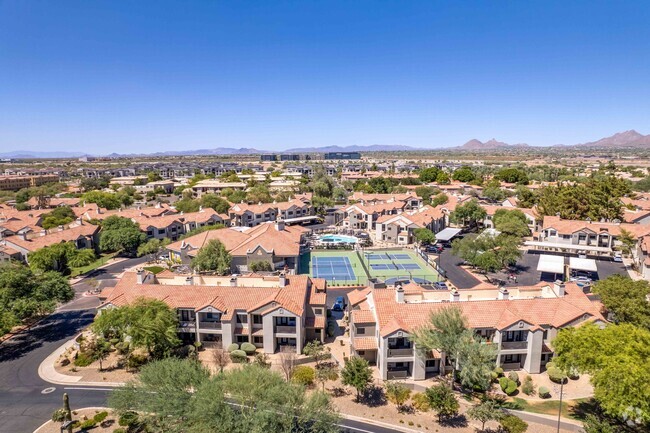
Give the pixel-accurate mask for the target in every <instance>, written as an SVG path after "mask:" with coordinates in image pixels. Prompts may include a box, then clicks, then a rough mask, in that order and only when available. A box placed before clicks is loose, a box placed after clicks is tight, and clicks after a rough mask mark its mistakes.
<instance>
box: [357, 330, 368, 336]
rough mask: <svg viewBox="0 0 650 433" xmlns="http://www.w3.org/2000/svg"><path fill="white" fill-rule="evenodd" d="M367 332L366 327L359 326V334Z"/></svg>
mask: <svg viewBox="0 0 650 433" xmlns="http://www.w3.org/2000/svg"><path fill="white" fill-rule="evenodd" d="M365 333H366V328H357V335H364V334H365Z"/></svg>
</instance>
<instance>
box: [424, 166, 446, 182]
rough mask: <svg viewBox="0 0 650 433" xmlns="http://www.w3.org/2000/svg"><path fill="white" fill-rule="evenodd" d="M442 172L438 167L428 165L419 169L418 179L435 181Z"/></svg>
mask: <svg viewBox="0 0 650 433" xmlns="http://www.w3.org/2000/svg"><path fill="white" fill-rule="evenodd" d="M440 173H442V170H440V169H439V168H438V167H429V168H425V169H424V170H422V171H420V180H421V181H422V182H425V183H431V182H435V181H436V180H437V179H438V176H439V175H440Z"/></svg>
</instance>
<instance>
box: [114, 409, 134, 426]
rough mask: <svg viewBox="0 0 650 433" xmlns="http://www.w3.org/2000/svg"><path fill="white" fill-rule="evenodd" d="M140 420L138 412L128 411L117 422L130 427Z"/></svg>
mask: <svg viewBox="0 0 650 433" xmlns="http://www.w3.org/2000/svg"><path fill="white" fill-rule="evenodd" d="M137 422H138V414H137V412H133V411H128V412H124V413H123V414H122V415H121V416H120V418H119V419H118V420H117V423H118V424H119V425H121V426H122V427H130V426H132V425H134V424H137Z"/></svg>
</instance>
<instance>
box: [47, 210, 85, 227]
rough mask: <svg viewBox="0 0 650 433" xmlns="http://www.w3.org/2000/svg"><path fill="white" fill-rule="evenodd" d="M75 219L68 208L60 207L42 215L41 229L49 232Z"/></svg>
mask: <svg viewBox="0 0 650 433" xmlns="http://www.w3.org/2000/svg"><path fill="white" fill-rule="evenodd" d="M76 218H77V216H76V215H75V213H74V212H73V211H72V209H71V208H70V206H60V207H57V208H56V209H54V210H52V211H51V212H48V213H46V214H44V215H43V221H42V223H41V227H43V228H44V229H45V230H49V229H51V228H54V227H58V226H64V225H66V224H69V223H71V222H72V221H74V220H75V219H76Z"/></svg>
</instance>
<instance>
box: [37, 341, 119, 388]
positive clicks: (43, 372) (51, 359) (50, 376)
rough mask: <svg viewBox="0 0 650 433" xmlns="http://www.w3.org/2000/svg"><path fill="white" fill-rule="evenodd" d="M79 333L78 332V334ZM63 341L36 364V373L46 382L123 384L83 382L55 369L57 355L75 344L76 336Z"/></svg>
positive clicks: (108, 385) (85, 384)
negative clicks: (39, 363)
mask: <svg viewBox="0 0 650 433" xmlns="http://www.w3.org/2000/svg"><path fill="white" fill-rule="evenodd" d="M78 335H79V334H78ZM78 335H75V336H74V338H72V339H71V340H69V341H67V342H65V343H64V344H63V345H62V346H61V347H59V348H58V349H56V350H55V351H54V352H52V353H51V354H50V355H49V356H48V357H47V358H45V359H44V360H43V362H41V365H39V366H38V375H39V376H40V378H41V379H43V380H44V381H46V382H50V383H54V384H56V385H79V386H103V387H119V386H122V385H124V383H122V382H84V381H82V380H81V379H82V377H81V376H69V375H67V374H62V373H59V372H58V371H56V369H55V368H54V364H55V363H56V361H57V360H58V359H59V357H60V356H61V355H62V354H63V353H64V352H65V351H66V350H68V349H69V348H70V347H72V346H74V345H75V344H76V341H75V340H76V338H77V337H78Z"/></svg>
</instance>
